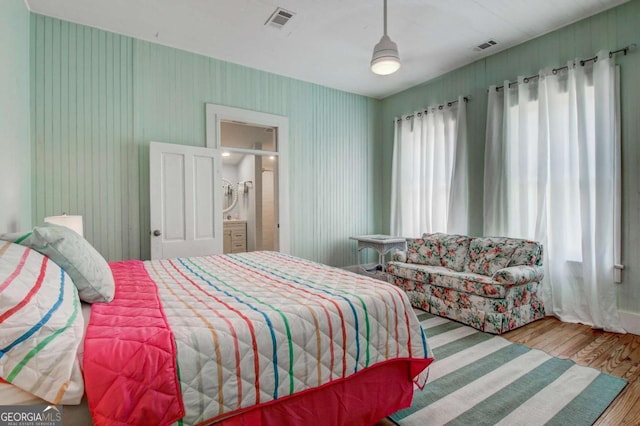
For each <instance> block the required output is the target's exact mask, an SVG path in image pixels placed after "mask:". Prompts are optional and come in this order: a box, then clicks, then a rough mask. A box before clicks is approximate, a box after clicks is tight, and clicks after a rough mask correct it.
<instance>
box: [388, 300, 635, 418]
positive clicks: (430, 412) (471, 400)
mask: <svg viewBox="0 0 640 426" xmlns="http://www.w3.org/2000/svg"><path fill="white" fill-rule="evenodd" d="M418 318H419V319H420V321H421V324H422V327H423V328H424V330H425V333H426V335H427V339H428V343H429V346H431V348H432V349H433V353H434V355H435V358H436V361H435V363H433V364H432V365H431V369H430V374H429V382H428V383H427V386H426V387H425V389H424V390H423V391H420V390H416V392H415V394H414V397H413V403H412V405H411V407H410V408H407V409H406V410H402V411H399V412H397V413H395V414H394V415H393V416H391V418H392V419H393V420H394V421H395V422H397V423H398V424H400V425H402V426H409V425H420V426H424V425H429V426H432V425H444V424H447V425H465V426H466V425H474V426H475V425H495V424H498V425H527V426H530V425H543V424H549V425H591V424H593V422H595V421H596V419H597V418H598V417H599V416H600V415H601V414H602V413H603V412H604V410H605V409H606V408H607V406H608V405H609V404H610V403H611V401H613V400H614V399H615V397H616V396H617V395H618V393H620V391H621V390H622V389H623V388H624V387H625V385H626V383H627V382H626V380H624V379H620V378H617V377H613V376H610V375H607V374H604V373H601V372H600V371H598V370H595V369H593V368H589V367H582V366H579V365H577V364H576V363H575V362H573V361H571V360H567V359H559V358H555V357H553V356H551V355H548V354H547V353H545V352H542V351H540V350H536V349H529V348H527V347H526V346H522V345H518V344H513V343H511V342H509V341H508V340H506V339H504V338H502V337H499V336H494V335H491V334H487V333H483V332H480V331H478V330H476V329H474V328H471V327H467V326H464V325H462V324H460V323H457V322H454V321H450V320H448V319H446V318H441V317H437V316H433V315H431V314H428V313H424V312H422V311H420V314H419V315H418Z"/></svg>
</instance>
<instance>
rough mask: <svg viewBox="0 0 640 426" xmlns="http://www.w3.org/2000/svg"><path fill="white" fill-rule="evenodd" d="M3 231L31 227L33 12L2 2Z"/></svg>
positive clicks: (12, 0) (17, 1)
mask: <svg viewBox="0 0 640 426" xmlns="http://www.w3.org/2000/svg"><path fill="white" fill-rule="evenodd" d="M0 28H1V30H0V31H2V36H0V58H2V64H0V182H2V184H0V234H2V233H5V232H20V231H23V230H25V229H29V227H30V226H31V156H30V153H31V149H30V143H29V11H28V10H27V8H26V6H25V4H24V1H22V0H3V1H0Z"/></svg>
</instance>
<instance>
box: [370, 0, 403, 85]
mask: <svg viewBox="0 0 640 426" xmlns="http://www.w3.org/2000/svg"><path fill="white" fill-rule="evenodd" d="M399 68H400V55H399V54H398V45H397V44H395V43H394V42H393V41H391V39H390V38H389V36H388V35H387V0H384V35H383V36H382V38H381V39H380V41H379V42H378V44H376V46H375V47H374V48H373V56H372V57H371V71H373V72H374V73H376V74H380V75H388V74H393V73H394V72H396V71H398V69H399Z"/></svg>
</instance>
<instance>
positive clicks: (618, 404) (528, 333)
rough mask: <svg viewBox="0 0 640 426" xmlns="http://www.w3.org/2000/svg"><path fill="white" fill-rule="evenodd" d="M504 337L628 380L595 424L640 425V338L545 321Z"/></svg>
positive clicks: (529, 325)
mask: <svg viewBox="0 0 640 426" xmlns="http://www.w3.org/2000/svg"><path fill="white" fill-rule="evenodd" d="M502 337H504V338H505V339H508V340H510V341H512V342H514V343H520V344H523V345H525V346H528V347H530V348H536V349H541V350H543V351H545V352H547V353H548V354H549V355H553V356H556V357H558V358H569V359H572V360H574V361H575V362H576V364H579V365H585V366H589V367H593V368H597V369H598V370H600V371H602V372H604V373H607V374H611V375H612V376H617V377H622V378H624V379H627V380H628V381H629V383H628V384H627V386H626V387H625V388H624V390H623V391H622V392H621V393H620V395H618V397H617V398H616V399H615V400H614V401H613V402H612V403H611V405H610V406H609V408H607V410H606V411H605V412H604V413H603V414H602V416H600V418H599V419H598V420H597V421H596V423H595V424H596V425H640V336H637V335H635V334H617V333H607V332H604V331H601V330H593V329H591V327H589V326H586V325H582V324H569V323H564V322H561V321H559V320H558V319H556V318H553V317H545V318H543V319H541V320H539V321H535V322H533V323H531V324H527V325H526V326H524V327H521V328H518V329H516V330H513V331H510V332H508V333H505V334H503V335H502Z"/></svg>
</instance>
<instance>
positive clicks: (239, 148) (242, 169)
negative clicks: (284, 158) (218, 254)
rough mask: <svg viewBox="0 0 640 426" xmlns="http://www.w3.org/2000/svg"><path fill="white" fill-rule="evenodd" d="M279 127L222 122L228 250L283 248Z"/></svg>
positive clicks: (224, 223)
mask: <svg viewBox="0 0 640 426" xmlns="http://www.w3.org/2000/svg"><path fill="white" fill-rule="evenodd" d="M277 136H278V129H277V128H275V127H272V126H260V125H255V124H247V123H239V122H234V121H224V120H223V121H221V122H220V149H221V151H222V152H221V157H222V185H223V192H222V194H223V198H222V213H223V252H224V253H240V252H245V251H254V250H275V251H278V250H279V241H278V232H277V230H278V228H277V227H278V220H277V219H278V191H277V188H278V157H277Z"/></svg>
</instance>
